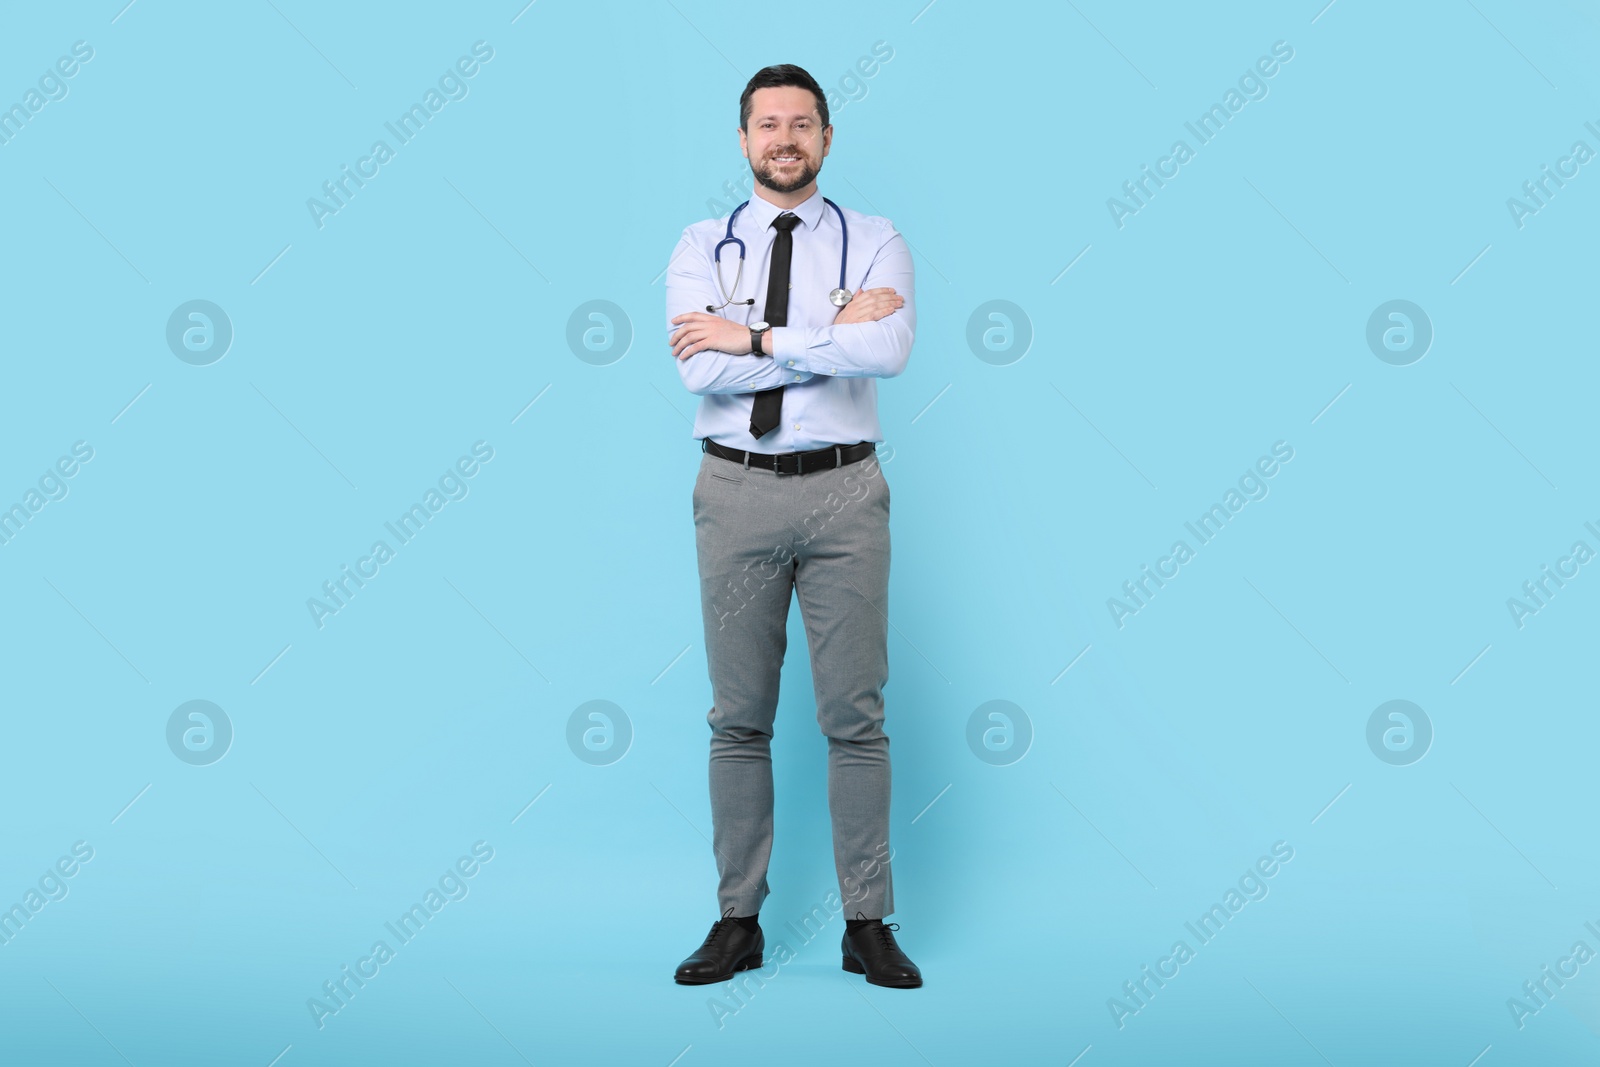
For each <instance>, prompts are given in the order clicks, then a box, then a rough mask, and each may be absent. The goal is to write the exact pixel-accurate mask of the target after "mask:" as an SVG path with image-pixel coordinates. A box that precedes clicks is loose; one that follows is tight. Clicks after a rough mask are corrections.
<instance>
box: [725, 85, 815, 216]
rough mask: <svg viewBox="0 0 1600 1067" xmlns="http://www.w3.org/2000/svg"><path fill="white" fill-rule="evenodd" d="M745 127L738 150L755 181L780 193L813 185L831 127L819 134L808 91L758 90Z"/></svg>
mask: <svg viewBox="0 0 1600 1067" xmlns="http://www.w3.org/2000/svg"><path fill="white" fill-rule="evenodd" d="M748 126H749V129H748V130H740V131H739V147H740V148H741V149H742V150H743V151H744V156H745V158H746V159H748V160H749V161H750V170H751V171H752V172H754V174H755V177H756V181H758V182H760V183H761V184H762V185H764V186H766V187H767V188H768V189H771V190H772V191H774V192H778V193H792V192H794V191H796V190H797V189H804V188H805V187H806V186H807V185H810V184H811V183H812V182H814V181H816V178H817V172H818V171H820V170H821V169H822V157H823V156H826V155H827V154H828V147H829V146H830V145H831V144H832V143H833V127H832V126H828V127H826V128H823V126H822V117H821V116H820V115H818V114H817V98H816V97H815V96H813V95H812V94H811V92H810V90H808V89H802V88H800V86H798V85H780V86H777V87H775V88H771V89H757V90H756V91H755V92H753V93H751V94H750V120H749V123H748Z"/></svg>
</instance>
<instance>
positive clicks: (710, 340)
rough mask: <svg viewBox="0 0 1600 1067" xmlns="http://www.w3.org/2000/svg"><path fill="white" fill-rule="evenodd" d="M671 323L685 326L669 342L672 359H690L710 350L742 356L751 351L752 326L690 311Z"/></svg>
mask: <svg viewBox="0 0 1600 1067" xmlns="http://www.w3.org/2000/svg"><path fill="white" fill-rule="evenodd" d="M672 323H673V325H675V326H676V325H677V324H679V323H682V324H683V328H682V329H680V330H679V331H678V332H677V333H675V334H673V335H672V339H671V340H669V341H668V342H667V344H668V345H670V346H671V347H672V354H673V356H674V357H676V358H678V359H688V358H689V357H690V356H692V355H694V354H695V353H696V352H703V351H705V350H706V349H708V348H711V349H715V350H717V351H718V352H727V353H728V354H729V355H734V356H742V355H745V354H747V353H748V352H749V351H750V327H748V326H746V325H744V324H743V323H738V322H733V321H732V320H730V319H725V318H723V317H722V316H721V315H711V314H708V313H706V312H704V311H689V312H686V313H684V314H682V315H677V316H674V317H673V319H672Z"/></svg>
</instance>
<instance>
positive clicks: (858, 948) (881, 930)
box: [843, 911, 922, 989]
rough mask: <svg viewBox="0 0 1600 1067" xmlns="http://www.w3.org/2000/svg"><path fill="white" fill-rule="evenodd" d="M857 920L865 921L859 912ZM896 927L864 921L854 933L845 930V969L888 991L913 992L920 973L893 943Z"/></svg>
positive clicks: (920, 981) (847, 928) (881, 921)
mask: <svg viewBox="0 0 1600 1067" xmlns="http://www.w3.org/2000/svg"><path fill="white" fill-rule="evenodd" d="M856 918H857V919H866V916H865V915H862V914H861V913H860V912H859V911H858V912H856ZM898 929H900V924H899V923H890V924H888V925H887V926H885V925H884V924H883V920H882V919H867V923H866V925H865V926H859V927H857V928H856V929H855V931H854V932H852V931H851V930H850V928H849V927H848V926H846V927H845V928H844V944H843V949H844V969H845V970H847V971H850V972H851V973H853V974H864V975H866V976H867V981H869V982H871V983H872V984H873V985H881V986H888V987H889V988H891V989H915V988H916V987H917V986H919V985H921V984H922V972H921V971H920V970H918V969H917V965H916V964H915V963H912V962H911V960H910V959H909V958H907V956H906V954H905V953H904V952H901V951H900V946H899V945H897V944H895V943H894V933H893V931H895V930H898Z"/></svg>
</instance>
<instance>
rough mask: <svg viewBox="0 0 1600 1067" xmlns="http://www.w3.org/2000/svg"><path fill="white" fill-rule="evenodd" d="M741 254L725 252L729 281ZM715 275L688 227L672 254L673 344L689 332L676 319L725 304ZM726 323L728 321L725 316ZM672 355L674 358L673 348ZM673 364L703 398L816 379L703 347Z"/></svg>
mask: <svg viewBox="0 0 1600 1067" xmlns="http://www.w3.org/2000/svg"><path fill="white" fill-rule="evenodd" d="M736 251H737V249H736V248H735V246H733V245H729V246H727V248H725V249H724V250H723V270H724V271H725V272H729V273H728V275H727V276H728V277H729V278H730V279H731V278H732V276H733V275H732V273H731V272H732V271H733V269H734V266H733V264H731V263H729V262H728V260H729V259H730V258H733V253H734V252H736ZM711 275H712V262H711V257H710V256H709V255H707V254H706V251H705V249H704V248H702V247H700V242H698V241H695V240H694V239H693V238H692V237H691V236H690V233H689V229H688V228H686V229H685V230H684V231H683V236H682V237H681V238H680V239H679V240H678V247H677V248H676V249H675V250H674V251H673V253H672V260H671V262H670V263H669V264H668V265H667V337H668V339H669V340H670V338H671V337H672V335H673V334H675V333H677V332H678V331H679V330H680V329H682V328H683V324H682V323H678V324H676V325H674V324H673V322H672V320H673V319H674V318H675V317H677V316H678V315H682V314H684V313H685V312H689V311H698V312H700V313H702V314H705V311H706V305H707V304H712V305H715V304H720V303H721V302H722V298H721V297H720V296H717V295H715V294H716V286H715V285H714V284H713V282H712V280H711ZM732 306H737V305H732ZM723 318H727V316H726V315H724V316H723ZM763 347H765V348H771V347H772V335H771V333H768V334H767V337H766V338H765V339H764V342H763ZM668 355H671V349H670V348H669V349H668ZM672 361H673V362H674V363H676V364H677V365H678V376H679V377H680V378H682V379H683V384H684V386H685V387H686V388H687V389H688V390H689V392H691V393H694V394H695V395H697V396H705V395H707V394H711V393H756V392H760V391H761V390H763V389H773V388H776V387H777V386H780V385H793V384H794V383H796V382H806V381H810V380H811V379H812V378H813V377H814V375H813V374H812V373H811V372H810V371H804V370H799V369H798V368H782V367H779V366H778V362H777V360H776V358H775V357H773V356H769V355H755V354H754V353H749V352H747V353H745V354H743V355H738V354H734V353H729V352H720V351H718V350H717V349H714V348H703V349H701V350H700V351H698V352H696V353H695V354H694V355H692V356H690V357H689V358H688V359H677V358H674V359H673V360H672Z"/></svg>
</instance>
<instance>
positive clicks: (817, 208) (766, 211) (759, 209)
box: [740, 189, 827, 233]
mask: <svg viewBox="0 0 1600 1067" xmlns="http://www.w3.org/2000/svg"><path fill="white" fill-rule="evenodd" d="M826 207H827V205H826V204H824V203H823V202H822V190H821V189H817V190H816V191H814V192H813V193H812V194H811V195H810V196H809V197H807V198H806V199H805V200H804V201H802V202H801V203H800V204H797V205H796V206H794V207H790V208H782V207H779V206H778V205H777V204H774V203H773V202H772V201H770V200H767V199H766V198H764V197H762V196H761V195H760V194H759V193H755V192H752V193H751V194H750V204H749V206H747V207H746V208H745V209H744V211H742V212H741V213H740V214H741V215H743V216H748V217H749V220H750V221H751V222H753V223H754V224H755V225H756V226H757V227H758V229H759V231H760V232H762V233H765V232H766V231H767V230H769V229H771V227H772V220H773V219H775V218H777V217H778V216H779V215H781V214H783V213H784V212H785V211H790V212H793V213H794V214H796V215H799V216H800V224H801V225H802V226H804V227H805V228H806V229H807V230H815V229H816V228H817V227H818V226H820V225H822V213H823V211H824V210H825V209H826Z"/></svg>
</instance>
